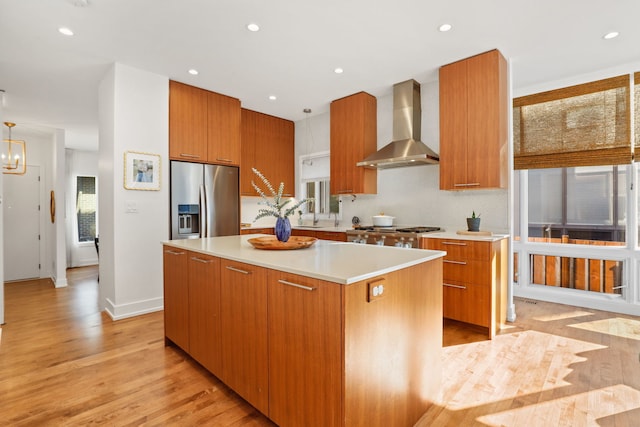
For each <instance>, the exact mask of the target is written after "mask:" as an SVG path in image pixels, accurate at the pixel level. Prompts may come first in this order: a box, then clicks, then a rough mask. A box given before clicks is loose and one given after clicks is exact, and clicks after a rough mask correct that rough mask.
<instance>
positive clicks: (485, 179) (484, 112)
mask: <svg viewBox="0 0 640 427" xmlns="http://www.w3.org/2000/svg"><path fill="white" fill-rule="evenodd" d="M498 55H499V53H498V51H495V50H494V51H491V52H487V53H485V54H482V55H477V56H474V57H472V58H469V59H468V61H467V63H468V67H469V69H468V76H467V78H468V82H469V84H468V95H467V98H468V104H469V109H468V115H469V124H468V142H467V174H468V177H467V179H468V181H469V182H474V183H475V182H477V183H479V185H480V187H482V188H487V187H499V186H500V158H501V156H500V152H499V150H500V145H501V144H500V143H501V141H500V133H499V132H500V129H501V126H500V123H501V122H503V121H504V120H506V118H503V117H501V116H500V114H501V111H500V108H499V107H500V103H499V94H500V80H499V75H500V74H499V70H498Z"/></svg>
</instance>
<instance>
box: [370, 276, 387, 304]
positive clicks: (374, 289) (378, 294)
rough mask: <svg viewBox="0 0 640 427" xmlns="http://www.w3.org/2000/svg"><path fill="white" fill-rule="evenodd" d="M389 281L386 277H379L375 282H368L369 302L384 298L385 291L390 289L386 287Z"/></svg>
mask: <svg viewBox="0 0 640 427" xmlns="http://www.w3.org/2000/svg"><path fill="white" fill-rule="evenodd" d="M386 284H387V282H386V281H385V280H384V279H379V280H376V281H373V282H369V283H367V287H368V293H367V302H373V301H377V300H379V299H381V298H384V296H385V292H387V291H388V290H387V289H386V288H385V285H386Z"/></svg>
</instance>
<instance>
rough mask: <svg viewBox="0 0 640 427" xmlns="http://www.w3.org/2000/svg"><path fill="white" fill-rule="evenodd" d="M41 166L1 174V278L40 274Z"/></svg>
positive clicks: (10, 278)
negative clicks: (2, 231) (2, 248)
mask: <svg viewBox="0 0 640 427" xmlns="http://www.w3.org/2000/svg"><path fill="white" fill-rule="evenodd" d="M39 177H40V167H39V166H31V165H29V166H28V167H27V172H26V173H25V174H24V175H9V174H7V175H5V176H4V204H3V209H4V280H5V281H11V280H24V279H33V278H39V277H40V211H39V208H40V181H39Z"/></svg>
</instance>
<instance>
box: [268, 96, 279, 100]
mask: <svg viewBox="0 0 640 427" xmlns="http://www.w3.org/2000/svg"><path fill="white" fill-rule="evenodd" d="M269 99H270V100H272V101H275V100H276V99H278V98H277V97H276V96H275V95H269Z"/></svg>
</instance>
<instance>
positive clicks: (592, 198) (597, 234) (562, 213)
mask: <svg viewBox="0 0 640 427" xmlns="http://www.w3.org/2000/svg"><path fill="white" fill-rule="evenodd" d="M626 181H627V179H626V168H625V167H619V166H585V167H576V168H556V169H531V170H529V188H528V195H529V200H528V213H529V237H530V238H539V237H543V238H556V239H557V238H561V237H562V236H566V238H567V239H575V240H585V239H586V240H598V241H613V242H624V241H625V224H626V220H625V217H626ZM576 243H578V242H576Z"/></svg>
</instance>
